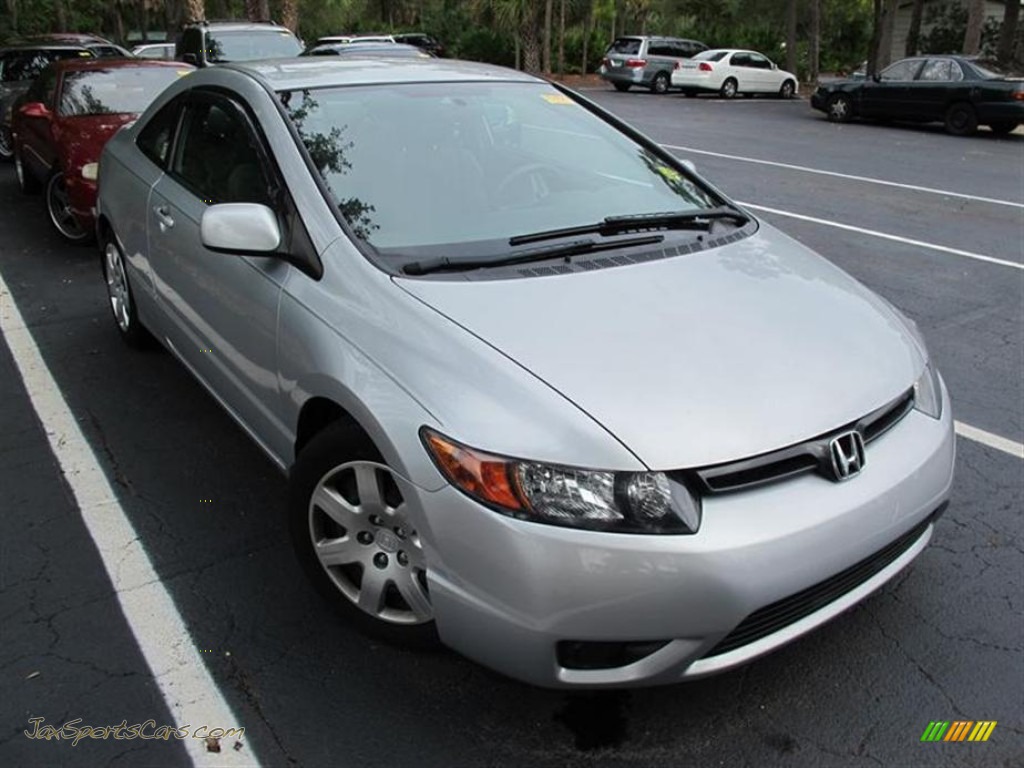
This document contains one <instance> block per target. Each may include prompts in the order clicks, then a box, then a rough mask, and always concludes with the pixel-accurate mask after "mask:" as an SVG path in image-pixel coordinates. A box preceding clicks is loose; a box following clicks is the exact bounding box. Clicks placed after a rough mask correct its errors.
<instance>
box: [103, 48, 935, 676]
mask: <svg viewBox="0 0 1024 768" xmlns="http://www.w3.org/2000/svg"><path fill="white" fill-rule="evenodd" d="M99 186H100V193H99V203H98V226H99V232H98V235H99V240H100V243H101V248H102V264H103V273H104V277H105V279H106V283H107V287H108V292H109V303H110V307H111V309H112V311H113V315H114V319H115V321H116V325H117V328H118V329H119V331H120V334H121V335H122V336H123V338H124V339H125V340H126V341H127V342H128V343H130V344H132V345H135V346H140V345H144V344H146V343H147V342H152V341H153V339H154V338H155V339H156V340H157V341H158V342H159V343H160V344H162V345H163V346H164V347H166V348H167V349H169V350H170V351H171V352H173V353H174V355H175V356H177V357H178V358H179V359H180V360H181V362H182V364H184V365H185V366H186V367H187V368H188V369H189V370H190V371H191V372H192V373H193V374H194V375H195V377H196V378H197V379H198V380H199V381H200V382H201V383H202V384H203V385H204V386H205V387H206V388H207V389H208V390H209V392H210V393H211V395H212V396H213V397H214V398H216V400H217V401H218V402H220V403H221V405H222V406H223V407H224V408H225V409H226V410H227V411H228V412H229V413H230V414H231V415H232V416H233V417H234V418H235V419H236V420H237V422H238V423H239V424H240V425H241V427H242V428H243V429H244V430H245V431H246V432H247V433H248V434H249V435H250V436H251V437H252V438H253V439H254V440H255V441H256V442H257V443H258V444H259V445H260V446H261V447H262V448H263V450H264V451H265V452H266V453H267V454H268V455H269V457H270V458H271V459H272V460H273V461H274V462H275V463H276V464H277V465H278V466H279V467H280V468H281V469H282V470H283V471H285V472H286V473H287V475H288V482H289V494H290V495H289V508H288V510H287V514H288V523H289V526H290V529H291V533H292V538H293V542H294V548H295V551H296V553H297V555H298V558H299V560H300V562H301V563H302V565H303V567H304V569H305V571H306V572H307V574H308V576H309V578H310V579H311V580H312V582H313V584H314V585H315V586H316V587H317V588H318V589H319V590H320V591H321V592H322V593H323V594H324V595H325V597H326V598H327V600H328V601H329V602H330V603H331V604H332V605H333V606H334V608H335V609H336V610H337V611H338V612H340V613H341V614H342V615H344V617H345V618H347V619H348V620H349V621H351V622H352V623H353V624H354V625H355V626H357V627H358V628H360V629H361V630H363V631H364V632H366V633H369V634H371V635H373V636H375V637H378V638H383V639H385V640H387V641H392V642H397V643H405V644H410V645H420V646H423V645H430V644H433V643H436V642H438V640H440V641H441V642H442V643H444V644H446V645H448V646H449V647H451V648H454V649H456V650H458V651H459V652H461V653H462V654H464V655H466V656H468V657H470V658H472V659H475V660H476V661H478V662H479V663H481V664H484V665H486V666H488V667H491V668H493V669H496V670H499V671H500V672H502V673H504V674H506V675H509V676H511V677H514V678H517V679H520V680H524V681H528V682H530V683H533V684H536V685H540V686H547V687H563V688H591V687H592V688H601V687H604V688H608V687H619V686H640V685H653V684H661V683H671V682H676V681H680V680H685V679H691V678H696V677H700V676H703V675H707V674H711V673H714V672H719V671H722V670H726V669H729V668H732V667H734V666H736V665H739V664H742V663H745V662H748V661H750V660H751V659H754V658H756V657H758V656H760V655H762V654H764V653H767V652H769V651H771V650H773V649H775V648H777V647H779V646H781V645H783V644H784V643H786V642H788V641H790V640H793V639H794V638H796V637H798V636H800V635H802V634H804V633H806V632H808V631H809V630H811V629H812V628H814V627H817V626H818V625H820V624H822V623H823V622H825V621H827V620H829V619H830V618H832V617H834V616H836V615H837V614H839V613H840V612H842V611H844V610H845V609H847V608H849V607H850V606H852V605H854V604H855V603H857V602H858V601H860V600H862V599H863V598H865V597H866V596H867V595H869V594H870V593H871V592H873V591H874V590H876V589H878V588H879V587H880V586H881V585H882V584H884V583H885V582H886V581H888V580H889V579H891V578H892V577H893V576H894V575H895V574H896V573H897V572H899V571H900V570H901V569H902V568H904V567H905V566H906V565H907V564H908V563H910V561H911V560H913V559H914V558H915V557H916V556H917V555H918V554H920V552H921V551H922V550H923V549H924V548H925V547H926V545H927V543H928V541H929V539H930V537H931V535H932V530H933V526H934V524H935V521H936V519H937V518H938V516H939V514H940V513H941V512H942V510H943V509H944V508H945V506H946V503H947V499H948V497H949V493H950V485H951V480H952V474H953V462H954V435H953V417H952V413H951V408H950V403H949V398H948V394H947V392H946V388H945V386H944V384H943V382H942V379H941V378H940V376H939V374H938V372H937V371H936V370H935V367H934V366H933V365H932V364H931V363H930V361H929V357H928V352H927V349H926V347H925V344H924V342H923V340H922V338H921V335H920V334H919V333H918V331H917V328H916V326H915V325H914V324H913V322H911V321H910V320H908V319H907V318H906V317H904V316H903V315H902V314H900V313H899V312H898V311H897V310H896V309H895V308H893V306H891V305H890V304H889V303H887V302H886V301H885V300H883V299H881V298H879V297H878V296H876V295H874V294H873V293H871V292H870V291H869V290H867V289H866V288H865V287H864V286H862V285H860V284H859V283H858V282H856V281H855V280H853V279H852V278H850V277H849V276H847V275H846V274H844V273H843V272H842V271H840V270H839V269H837V268H836V267H834V266H833V265H832V264H830V263H829V262H828V261H826V260H825V259H823V258H822V257H820V256H818V255H816V254H815V253H813V252H811V251H810V250H808V249H807V248H805V247H803V246H801V245H800V244H799V243H797V242H795V241H793V240H791V239H790V238H788V237H786V236H785V235H783V234H782V233H780V232H778V231H777V230H775V229H774V228H772V227H771V226H769V225H768V224H766V223H764V222H762V221H759V220H758V219H757V218H756V217H755V216H754V215H753V214H751V213H750V212H749V211H747V210H745V209H744V208H743V207H742V206H740V205H738V204H736V203H734V202H732V201H731V200H730V199H729V198H728V197H727V196H726V195H724V194H722V193H721V192H720V191H718V190H717V189H716V188H715V187H713V186H712V185H710V184H709V183H708V182H707V181H705V180H704V179H702V178H700V177H699V176H698V175H697V174H695V173H694V172H693V171H692V169H690V168H689V167H688V166H687V165H686V164H684V163H682V162H681V161H679V160H678V159H677V158H674V157H673V156H672V155H671V154H668V153H667V152H666V151H665V150H664V149H662V148H661V147H659V146H658V145H657V144H655V143H653V142H652V141H650V140H649V139H647V138H645V137H644V136H643V135H641V134H640V133H638V132H636V131H635V130H633V129H632V128H630V127H629V126H628V125H625V124H623V123H622V122H620V121H619V120H617V119H616V118H614V117H612V116H611V115H609V114H607V113H605V112H604V111H603V110H601V109H600V108H599V107H597V106H596V105H594V104H592V103H590V102H589V101H587V100H586V99H584V98H582V97H581V96H579V95H577V94H574V93H572V92H570V91H568V90H565V89H563V88H561V87H559V86H557V85H554V84H551V83H547V82H544V81H542V80H539V79H537V78H534V77H531V76H528V75H525V74H521V73H517V72H513V71H509V70H506V69H500V68H495V67H488V66H483V65H477V64H469V63H465V62H454V61H448V60H422V61H420V60H393V61H389V60H385V59H376V60H372V61H358V62H357V61H330V60H324V59H320V58H313V59H309V60H290V61H274V62H262V63H247V64H245V65H241V64H239V65H234V64H228V65H224V66H222V67H216V68H210V69H207V70H203V71H200V72H196V73H193V74H190V75H189V76H187V77H185V78H182V79H181V80H180V81H178V82H176V83H174V84H173V85H172V86H171V87H170V88H169V89H168V90H167V91H166V92H164V94H163V95H162V96H160V97H159V98H158V99H157V100H156V101H155V102H154V104H153V105H152V106H151V107H150V109H149V110H148V111H147V112H146V113H145V114H144V115H143V116H142V117H141V118H140V119H139V120H138V121H137V122H136V123H134V124H133V125H131V126H129V127H127V128H125V129H123V130H122V131H121V132H120V133H118V134H117V135H116V136H115V138H114V139H113V140H111V141H110V143H109V144H108V145H107V147H106V150H105V151H104V153H103V156H102V159H101V161H100V178H99Z"/></svg>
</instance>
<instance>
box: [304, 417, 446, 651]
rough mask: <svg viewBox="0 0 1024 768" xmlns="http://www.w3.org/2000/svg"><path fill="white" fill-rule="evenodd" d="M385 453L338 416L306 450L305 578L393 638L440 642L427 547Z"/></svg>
mask: <svg viewBox="0 0 1024 768" xmlns="http://www.w3.org/2000/svg"><path fill="white" fill-rule="evenodd" d="M408 513H409V509H408V505H407V504H406V503H405V500H404V498H403V497H402V491H401V490H400V488H399V485H398V483H397V482H396V481H395V478H394V476H393V475H392V474H391V472H390V470H389V469H388V468H387V466H386V465H385V462H384V459H383V457H382V456H381V455H380V452H379V451H378V450H377V448H376V447H375V446H374V445H373V443H372V442H371V441H370V439H369V438H368V437H367V436H366V435H365V434H364V433H363V432H362V431H361V430H359V429H358V428H357V427H356V426H354V425H352V424H350V423H348V422H344V421H339V422H335V423H334V424H332V425H330V426H328V427H327V428H325V429H324V430H323V431H322V432H320V434H318V435H316V436H315V437H314V438H313V439H312V440H310V442H309V444H308V445H307V446H306V447H305V448H303V449H302V452H301V453H300V454H299V457H298V459H297V460H296V462H295V466H294V467H293V469H292V473H291V478H290V480H289V508H288V514H289V528H290V531H291V538H292V544H293V546H294V547H295V552H296V554H297V555H298V558H299V561H300V562H301V564H302V567H303V569H304V570H305V572H306V575H307V576H308V577H309V578H310V580H311V581H312V582H313V584H314V585H315V586H316V587H317V589H318V591H319V592H320V593H321V594H322V595H323V596H324V598H325V599H327V601H328V602H329V603H330V604H331V605H332V606H333V607H334V608H335V609H337V610H338V612H339V613H340V614H342V616H343V617H344V618H345V619H346V620H348V621H349V622H351V623H352V624H354V625H355V626H357V627H358V628H359V629H361V630H363V631H364V632H365V633H367V634H369V635H371V636H374V637H377V638H379V639H381V640H384V641H386V642H392V643H396V644H400V645H411V646H417V647H432V646H434V645H436V644H437V632H436V629H435V625H434V613H433V607H432V605H431V603H430V595H429V592H428V587H427V571H426V561H425V558H424V554H423V545H422V543H421V541H420V538H419V534H418V533H417V531H416V529H415V527H414V525H413V523H412V520H411V519H410V518H409V514H408Z"/></svg>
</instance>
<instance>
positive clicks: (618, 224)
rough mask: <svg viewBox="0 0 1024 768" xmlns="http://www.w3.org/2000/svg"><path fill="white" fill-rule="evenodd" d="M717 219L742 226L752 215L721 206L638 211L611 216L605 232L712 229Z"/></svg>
mask: <svg viewBox="0 0 1024 768" xmlns="http://www.w3.org/2000/svg"><path fill="white" fill-rule="evenodd" d="M715 221H732V222H734V223H735V224H736V225H737V226H740V227H742V226H743V225H744V224H746V223H747V222H748V221H750V217H749V216H747V215H746V214H745V213H741V212H740V211H738V210H737V209H735V208H728V207H726V206H719V207H718V208H706V209H704V210H702V211H664V212H659V213H637V214H632V215H629V216H609V217H608V218H606V219H605V220H604V227H603V229H602V233H604V232H629V231H631V230H636V229H704V230H707V229H711V225H712V223H713V222H715Z"/></svg>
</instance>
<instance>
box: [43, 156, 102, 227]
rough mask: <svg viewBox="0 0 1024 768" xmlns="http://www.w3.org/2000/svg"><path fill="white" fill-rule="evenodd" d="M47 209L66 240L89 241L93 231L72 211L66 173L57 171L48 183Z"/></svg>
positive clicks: (54, 224)
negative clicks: (81, 222)
mask: <svg viewBox="0 0 1024 768" xmlns="http://www.w3.org/2000/svg"><path fill="white" fill-rule="evenodd" d="M46 211H47V213H49V214H50V221H51V222H52V223H53V226H54V227H55V228H56V230H57V231H58V232H60V234H61V236H63V237H64V239H65V240H69V241H71V242H72V243H84V242H87V241H88V240H89V239H90V238H91V236H92V233H91V232H90V231H89V230H88V229H86V228H85V227H83V226H82V225H81V224H80V223H79V222H78V219H77V218H75V214H74V213H73V212H72V211H71V200H70V199H69V198H68V188H67V185H66V184H65V183H64V173H63V172H62V171H56V172H54V173H53V175H52V176H50V180H49V181H48V182H47V183H46Z"/></svg>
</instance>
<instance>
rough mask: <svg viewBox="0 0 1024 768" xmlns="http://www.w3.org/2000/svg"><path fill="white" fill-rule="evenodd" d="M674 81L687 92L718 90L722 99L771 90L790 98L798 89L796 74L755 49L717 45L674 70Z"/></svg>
mask: <svg viewBox="0 0 1024 768" xmlns="http://www.w3.org/2000/svg"><path fill="white" fill-rule="evenodd" d="M672 85H673V87H676V88H679V89H681V90H682V92H683V93H685V94H686V95H687V96H696V95H697V94H698V93H717V94H718V95H719V96H721V97H722V98H723V99H731V98H733V97H735V96H736V95H737V94H740V95H743V96H751V95H753V94H755V93H769V94H773V95H776V96H779V97H781V98H783V99H791V98H793V96H794V95H795V94H796V91H797V79H796V75H794V74H793V73H792V72H787V71H786V70H784V69H779V68H778V67H777V66H776V65H775V64H774V63H773V62H772V61H771V60H770V59H769V58H768V57H766V56H764V55H763V54H760V53H757V52H756V51H741V50H736V49H733V48H724V49H723V48H717V49H715V50H711V51H702V52H701V53H698V54H697V55H696V56H694V57H693V58H692V59H690V60H689V61H684V62H682V63H680V65H679V68H678V69H675V70H673V72H672Z"/></svg>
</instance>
